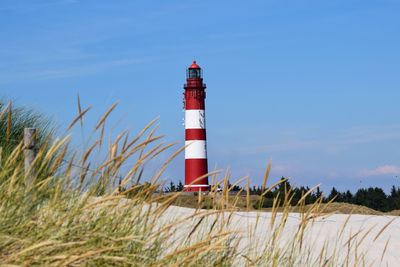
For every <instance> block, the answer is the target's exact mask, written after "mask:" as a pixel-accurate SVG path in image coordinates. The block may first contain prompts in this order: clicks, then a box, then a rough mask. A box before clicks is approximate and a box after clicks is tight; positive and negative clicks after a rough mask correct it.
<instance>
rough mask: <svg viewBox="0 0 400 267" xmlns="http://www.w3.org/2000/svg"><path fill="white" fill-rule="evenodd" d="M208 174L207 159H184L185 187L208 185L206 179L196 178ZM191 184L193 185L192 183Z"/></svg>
mask: <svg viewBox="0 0 400 267" xmlns="http://www.w3.org/2000/svg"><path fill="white" fill-rule="evenodd" d="M207 173H208V166H207V159H186V160H185V185H190V184H193V185H204V184H207V185H208V177H204V178H202V179H199V180H198V181H196V182H193V181H195V180H196V179H197V178H199V177H200V176H203V175H205V174H207ZM192 182H193V183H192Z"/></svg>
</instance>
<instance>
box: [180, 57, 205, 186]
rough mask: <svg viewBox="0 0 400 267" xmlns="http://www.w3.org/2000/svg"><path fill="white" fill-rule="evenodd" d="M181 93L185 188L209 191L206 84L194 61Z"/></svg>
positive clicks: (187, 73)
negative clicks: (183, 91)
mask: <svg viewBox="0 0 400 267" xmlns="http://www.w3.org/2000/svg"><path fill="white" fill-rule="evenodd" d="M184 88H185V93H184V100H183V101H184V106H185V145H186V149H185V190H184V191H186V192H198V191H202V192H204V191H209V188H210V187H209V185H208V177H204V178H202V179H198V178H199V177H201V176H203V175H205V174H207V173H208V164H207V143H206V120H205V118H206V116H205V98H206V92H205V89H206V85H205V84H204V83H203V77H202V71H201V68H200V66H199V65H197V63H196V61H193V64H192V65H190V66H189V68H188V70H187V72H186V84H185V87H184Z"/></svg>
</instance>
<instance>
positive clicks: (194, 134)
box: [185, 129, 207, 141]
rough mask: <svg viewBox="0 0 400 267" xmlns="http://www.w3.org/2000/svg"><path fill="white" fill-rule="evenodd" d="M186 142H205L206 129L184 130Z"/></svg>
mask: <svg viewBox="0 0 400 267" xmlns="http://www.w3.org/2000/svg"><path fill="white" fill-rule="evenodd" d="M185 133H186V134H185V135H186V138H185V140H186V141H189V140H207V139H206V129H186V130H185Z"/></svg>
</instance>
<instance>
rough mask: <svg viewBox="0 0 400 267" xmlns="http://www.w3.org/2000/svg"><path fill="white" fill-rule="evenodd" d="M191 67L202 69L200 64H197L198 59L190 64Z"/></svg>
mask: <svg viewBox="0 0 400 267" xmlns="http://www.w3.org/2000/svg"><path fill="white" fill-rule="evenodd" d="M189 69H200V66H199V65H197V63H196V60H193V63H192V65H190V66H189Z"/></svg>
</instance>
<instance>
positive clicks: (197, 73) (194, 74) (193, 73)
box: [188, 69, 201, 79]
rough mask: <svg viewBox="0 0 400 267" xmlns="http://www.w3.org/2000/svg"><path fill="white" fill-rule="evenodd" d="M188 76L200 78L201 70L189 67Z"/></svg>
mask: <svg viewBox="0 0 400 267" xmlns="http://www.w3.org/2000/svg"><path fill="white" fill-rule="evenodd" d="M188 77H189V78H190V79H195V78H201V70H200V69H189V71H188Z"/></svg>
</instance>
